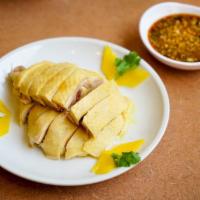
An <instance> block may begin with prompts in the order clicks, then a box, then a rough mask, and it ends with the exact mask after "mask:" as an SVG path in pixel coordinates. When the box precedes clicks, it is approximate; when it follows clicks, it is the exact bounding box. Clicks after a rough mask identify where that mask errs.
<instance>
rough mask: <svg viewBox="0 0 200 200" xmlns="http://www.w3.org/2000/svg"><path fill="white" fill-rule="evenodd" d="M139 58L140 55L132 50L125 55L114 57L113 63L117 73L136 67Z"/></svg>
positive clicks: (121, 73) (120, 73)
mask: <svg viewBox="0 0 200 200" xmlns="http://www.w3.org/2000/svg"><path fill="white" fill-rule="evenodd" d="M140 60H141V58H140V56H139V55H138V54H137V53H136V52H133V51H131V52H130V53H129V54H127V55H125V56H124V57H123V58H116V59H115V65H116V68H117V74H118V75H119V76H121V75H123V74H124V73H125V72H126V71H127V70H129V69H134V68H137V67H138V66H139V64H140Z"/></svg>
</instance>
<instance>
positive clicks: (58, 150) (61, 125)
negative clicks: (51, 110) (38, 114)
mask: <svg viewBox="0 0 200 200" xmlns="http://www.w3.org/2000/svg"><path fill="white" fill-rule="evenodd" d="M76 129H77V126H75V125H74V124H72V123H71V122H70V121H69V120H68V119H67V118H66V114H65V113H60V114H59V115H58V116H57V117H56V118H55V119H54V121H53V122H52V124H51V125H50V127H49V129H48V131H47V134H46V136H45V138H44V140H43V142H42V143H41V144H40V147H41V148H42V150H43V151H44V153H45V155H46V156H48V157H50V158H52V159H60V157H61V156H62V155H63V154H64V152H65V145H66V143H67V142H68V140H69V139H70V137H71V136H72V134H73V133H74V131H75V130H76Z"/></svg>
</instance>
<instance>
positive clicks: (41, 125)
mask: <svg viewBox="0 0 200 200" xmlns="http://www.w3.org/2000/svg"><path fill="white" fill-rule="evenodd" d="M58 114H59V113H58V112H56V111H54V110H50V109H48V108H45V107H42V106H40V105H37V106H34V107H33V109H32V110H31V112H30V114H29V117H28V126H27V135H28V138H29V143H30V145H31V146H32V145H33V144H40V143H41V142H42V140H43V138H44V136H45V134H46V132H47V130H48V128H49V126H50V124H51V123H52V121H53V120H54V119H55V118H56V117H57V115H58Z"/></svg>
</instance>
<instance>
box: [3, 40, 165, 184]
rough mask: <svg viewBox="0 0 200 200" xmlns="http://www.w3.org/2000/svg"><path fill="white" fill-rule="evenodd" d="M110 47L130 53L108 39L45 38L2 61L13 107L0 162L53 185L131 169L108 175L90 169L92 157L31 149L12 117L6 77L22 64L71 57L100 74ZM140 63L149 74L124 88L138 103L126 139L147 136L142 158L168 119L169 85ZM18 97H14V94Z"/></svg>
mask: <svg viewBox="0 0 200 200" xmlns="http://www.w3.org/2000/svg"><path fill="white" fill-rule="evenodd" d="M105 45H109V46H110V47H112V48H113V50H114V51H115V52H116V53H117V55H118V56H120V57H121V56H123V55H125V54H127V53H128V52H129V51H128V50H127V49H124V48H122V47H120V46H117V45H114V44H112V43H110V42H105V41H100V40H96V39H89V38H80V37H65V38H64V37H63V38H53V39H46V40H42V41H38V42H34V43H31V44H28V45H25V46H23V47H20V48H18V49H16V50H14V51H12V52H10V53H9V54H7V55H5V56H4V57H2V58H1V60H0V99H2V100H3V101H4V102H5V104H6V105H7V107H8V108H9V109H10V111H11V113H12V114H13V115H12V116H13V117H12V122H11V128H10V131H9V133H8V134H7V135H5V136H4V137H0V166H1V167H2V168H4V169H6V170H8V171H10V172H11V173H13V174H16V175H18V176H20V177H23V178H26V179H29V180H33V181H36V182H40V183H45V184H52V185H68V186H72V185H84V184H91V183H97V182H100V181H104V180H107V179H110V178H113V177H115V176H118V175H120V174H122V173H124V172H126V171H127V170H129V169H130V168H118V169H116V170H114V171H112V172H111V173H108V174H105V175H95V174H93V173H91V172H90V169H91V167H92V166H93V165H94V163H95V159H93V158H75V159H72V160H50V159H47V158H46V157H45V156H44V155H43V154H42V152H41V151H40V150H39V149H38V148H30V147H28V145H27V143H26V142H25V140H24V135H25V134H24V131H23V129H22V128H20V127H19V126H18V124H17V123H16V122H15V120H14V119H15V118H14V108H13V103H12V101H11V100H10V99H11V97H10V91H9V88H8V83H7V81H6V77H7V75H8V73H9V72H10V71H11V69H12V68H14V67H15V66H18V65H23V66H29V65H31V64H34V63H37V62H40V61H42V60H51V61H54V62H63V61H69V62H72V63H75V64H78V65H80V66H83V67H85V68H88V69H91V70H96V71H99V72H100V64H101V58H102V51H103V48H104V46H105ZM141 66H142V67H143V68H145V69H146V70H147V71H149V73H150V78H148V79H147V80H146V81H144V82H143V83H142V84H141V85H139V86H138V87H136V88H134V89H128V88H121V90H122V93H123V94H124V95H127V96H128V97H129V98H130V99H131V100H132V101H133V102H134V105H135V108H136V110H135V113H134V123H133V124H132V125H130V126H129V129H128V133H127V134H126V135H125V137H124V139H123V141H122V142H128V141H134V140H137V139H144V140H145V144H144V145H143V148H142V149H141V150H140V155H141V157H142V160H144V158H146V157H147V156H148V155H149V154H150V153H151V152H152V150H153V149H154V148H155V147H156V146H157V145H158V143H159V141H160V140H161V138H162V136H163V134H164V132H165V129H166V126H167V123H168V119H169V99H168V95H167V91H166V89H165V86H164V84H163V82H162V81H161V79H160V78H159V76H158V75H157V73H156V72H155V71H154V70H153V69H152V68H151V67H150V66H149V65H148V64H147V63H146V62H145V61H144V60H142V61H141ZM13 98H14V97H13Z"/></svg>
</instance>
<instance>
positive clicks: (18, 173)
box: [0, 36, 170, 186]
mask: <svg viewBox="0 0 200 200" xmlns="http://www.w3.org/2000/svg"><path fill="white" fill-rule="evenodd" d="M56 40H58V41H59V40H65V41H72V40H74V41H76V42H86V43H87V42H89V43H92V44H96V45H110V46H111V47H112V48H115V49H117V50H118V51H120V52H121V53H123V54H127V53H128V52H129V51H130V50H128V49H126V48H124V47H122V46H120V45H117V44H114V43H112V42H109V41H105V40H100V39H96V38H89V37H76V36H69V37H53V38H47V39H42V40H37V41H33V42H31V43H28V44H25V45H23V46H20V47H18V48H16V49H14V50H12V51H10V52H8V53H7V54H5V55H3V56H2V57H1V58H0V64H1V62H3V61H4V60H5V59H7V58H8V57H9V56H11V55H13V54H15V53H18V52H19V51H20V50H22V49H24V48H28V47H30V46H34V45H37V44H41V43H48V42H52V41H56ZM141 65H142V67H144V68H145V69H147V70H148V72H149V73H150V74H151V76H152V78H153V79H154V81H155V82H156V85H157V87H158V88H159V91H160V94H161V99H162V103H163V115H162V123H161V124H160V129H159V131H158V132H157V134H156V136H155V138H154V139H153V140H152V142H151V144H150V145H149V146H147V147H146V149H145V151H144V152H142V153H141V157H142V161H141V162H143V161H144V160H145V159H146V158H147V157H148V156H149V155H150V154H151V153H152V151H153V150H154V149H155V148H156V147H157V145H158V144H159V143H160V141H161V139H162V137H163V136H164V134H165V131H166V128H167V125H168V122H169V114H170V103H169V96H168V93H167V89H166V87H165V85H164V83H163V81H162V80H161V78H160V76H159V75H158V74H157V72H156V71H155V70H154V69H153V68H152V67H151V66H150V65H149V64H148V63H147V62H146V61H145V60H144V59H141ZM135 166H137V165H134V166H132V167H129V168H119V169H116V170H115V171H113V172H112V173H108V174H105V175H98V177H97V176H95V177H89V178H86V179H83V180H82V181H80V180H72V179H64V180H60V179H59V180H58V179H53V178H48V179H47V178H43V177H42V178H41V177H40V176H34V175H32V174H30V173H27V174H26V173H23V171H20V170H15V169H14V168H12V167H8V166H4V165H3V164H2V161H0V167H2V168H3V169H5V170H6V171H8V172H10V173H12V174H14V175H16V176H18V177H21V178H24V179H26V180H30V181H34V182H37V183H42V184H48V185H57V186H80V185H89V184H94V183H98V182H102V181H106V180H109V179H112V178H114V177H116V176H119V175H121V174H123V173H125V172H127V171H128V170H130V169H132V168H133V167H135Z"/></svg>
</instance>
